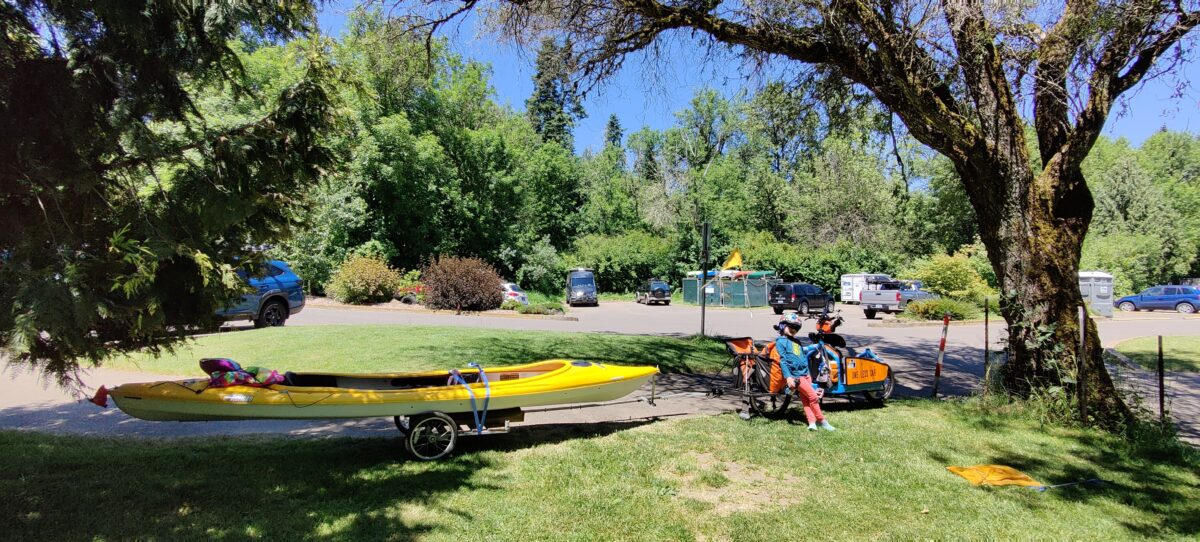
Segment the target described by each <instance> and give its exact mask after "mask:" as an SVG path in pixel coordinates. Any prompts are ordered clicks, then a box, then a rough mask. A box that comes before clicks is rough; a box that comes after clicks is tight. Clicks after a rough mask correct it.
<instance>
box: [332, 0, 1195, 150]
mask: <svg viewBox="0 0 1200 542" xmlns="http://www.w3.org/2000/svg"><path fill="white" fill-rule="evenodd" d="M354 4H355V2H353V1H347V0H342V1H335V2H333V3H331V4H327V5H325V6H324V7H323V9H322V10H321V14H320V17H319V20H320V26H321V30H322V32H324V33H325V34H328V35H331V36H337V35H339V34H340V33H341V31H342V27H343V25H344V24H345V16H344V13H345V12H346V9H347V8H346V7H345V6H353V5H354ZM443 36H444V37H447V38H449V39H450V41H451V44H452V47H453V48H454V49H455V51H456V52H458V53H459V54H461V55H463V56H464V57H467V58H471V59H475V60H478V61H481V62H486V63H489V64H491V66H492V79H491V81H492V86H493V87H494V88H495V89H496V96H495V98H496V100H497V101H498V102H499V103H501V104H508V105H510V106H512V108H513V109H515V110H517V111H524V110H525V99H526V98H528V97H529V95H530V94H531V93H532V92H533V83H532V77H533V63H534V58H535V56H536V51H521V50H518V49H516V48H514V47H512V46H508V45H500V44H497V43H496V42H495V41H494V40H492V39H491V38H488V37H483V38H476V37H475V30H474V28H471V25H470V24H469V23H466V24H463V25H461V26H460V28H459V29H458V30H454V29H451V31H450V33H444V34H443ZM681 49H686V46H679V45H678V44H676V45H675V46H674V47H673V48H671V49H669V50H668V53H675V54H674V55H671V54H668V55H665V57H666V58H674V60H672V61H668V62H667V63H666V64H662V63H657V64H655V65H654V67H653V68H652V69H649V68H647V66H645V65H644V64H643V62H642V59H641V58H640V57H635V58H631V59H630V60H629V61H627V62H626V64H625V67H624V69H622V71H621V72H620V73H619V74H618V75H617V76H616V77H615V78H613V79H612V80H610V81H608V82H607V83H606V84H605V85H604V86H603V87H601V88H599V89H597V90H593V91H592V92H591V93H590V94H589V95H588V96H587V98H586V100H585V102H584V109H585V110H586V111H587V114H588V116H587V118H585V119H583V120H581V121H580V122H579V124H578V126H576V128H575V147H576V151H577V152H582V151H583V150H584V149H587V148H592V149H598V148H600V147H601V146H602V145H603V138H604V126H605V124H606V123H607V122H608V116H609V115H610V114H613V113H615V114H616V115H617V117H618V118H619V119H620V121H621V126H622V127H623V128H624V129H625V134H626V135H628V134H629V133H632V132H634V131H636V130H638V129H640V128H641V127H642V126H649V127H651V128H654V129H657V130H661V129H665V128H668V127H670V126H671V125H672V124H674V122H675V116H674V113H675V111H678V110H680V109H683V108H685V107H687V104H688V102H689V101H690V100H691V98H692V96H693V95H694V94H695V92H696V90H698V89H700V88H703V87H705V86H709V87H713V88H717V89H719V90H721V91H722V92H723V93H725V94H727V95H732V94H735V93H736V92H738V91H739V90H741V89H743V88H750V89H753V88H755V87H756V86H757V84H758V83H759V80H758V79H757V78H756V77H754V76H753V74H750V73H748V71H747V70H744V69H742V68H741V67H740V66H739V65H738V63H737V61H736V60H735V59H733V58H729V59H725V60H717V61H712V62H701V61H699V60H698V58H699V57H700V56H701V55H700V54H699V53H696V52H695V51H693V50H681ZM1180 81H1184V82H1188V81H1200V62H1192V63H1190V64H1188V65H1186V66H1184V68H1183V70H1182V71H1181V72H1180V73H1179V74H1178V75H1177V76H1168V77H1163V78H1159V79H1156V80H1153V81H1150V82H1148V83H1146V84H1145V85H1143V86H1142V87H1140V88H1136V89H1134V90H1131V91H1130V92H1127V93H1126V94H1125V96H1124V97H1123V100H1124V102H1123V103H1119V104H1118V105H1117V106H1116V107H1115V108H1114V112H1113V115H1112V116H1110V117H1109V119H1108V123H1107V124H1106V125H1105V130H1104V134H1105V135H1107V136H1109V137H1112V138H1114V139H1115V138H1118V137H1124V138H1126V139H1128V140H1129V141H1130V142H1131V143H1133V144H1134V145H1140V144H1141V143H1142V141H1143V140H1145V139H1146V138H1147V137H1149V136H1150V135H1151V134H1153V133H1154V132H1155V131H1157V130H1158V129H1159V128H1161V127H1163V126H1165V127H1167V128H1168V129H1171V130H1177V131H1186V132H1190V133H1198V132H1200V90H1198V89H1195V88H1191V87H1190V86H1187V87H1186V88H1184V89H1183V91H1182V93H1180V92H1177V87H1178V86H1179V82H1180ZM1177 94H1179V95H1178V96H1177Z"/></svg>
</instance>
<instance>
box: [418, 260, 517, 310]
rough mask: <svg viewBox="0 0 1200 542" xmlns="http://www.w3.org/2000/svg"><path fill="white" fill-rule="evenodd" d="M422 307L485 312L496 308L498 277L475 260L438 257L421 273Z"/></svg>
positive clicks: (493, 269) (501, 298) (498, 303)
mask: <svg viewBox="0 0 1200 542" xmlns="http://www.w3.org/2000/svg"><path fill="white" fill-rule="evenodd" d="M421 279H422V283H423V284H424V285H425V305H426V306H427V307H430V308H434V309H448V310H453V311H455V312H456V313H461V312H462V311H486V310H492V309H497V308H500V304H501V302H503V301H504V294H503V293H502V292H501V291H500V275H498V274H496V269H495V268H493V267H492V266H491V265H488V264H487V262H484V261H483V260H480V259H479V258H458V257H454V256H440V257H438V259H437V260H435V261H434V262H433V263H430V264H429V267H426V268H425V270H424V271H423V272H422V273H421Z"/></svg>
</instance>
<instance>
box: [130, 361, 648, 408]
mask: <svg viewBox="0 0 1200 542" xmlns="http://www.w3.org/2000/svg"><path fill="white" fill-rule="evenodd" d="M486 371H487V372H486V377H487V379H488V384H487V385H485V384H484V383H483V382H481V381H479V382H473V383H471V384H469V387H470V390H471V391H470V392H468V391H467V387H466V386H463V385H462V384H450V385H440V382H439V385H432V386H430V385H424V386H419V387H412V386H411V385H410V384H409V383H410V382H413V381H422V382H428V381H430V380H439V379H444V378H448V377H449V372H448V371H431V372H420V373H393V374H367V375H361V374H332V375H330V374H323V375H317V376H319V377H321V378H323V379H326V380H329V379H333V380H334V381H336V383H337V384H338V385H337V386H294V385H286V384H280V385H274V386H271V387H267V388H260V387H250V386H231V387H227V388H207V387H206V386H205V384H206V382H207V379H203V380H195V379H194V380H179V381H162V382H147V383H138V384H124V385H121V386H117V387H116V388H113V389H112V390H111V391H110V394H111V396H112V397H113V400H114V401H115V402H116V404H117V407H118V408H120V409H121V410H122V411H124V412H125V413H127V414H129V415H130V416H133V417H135V418H140V419H143V420H152V421H216V420H248V419H337V418H369V417H386V416H412V415H415V414H421V413H426V412H444V413H447V414H455V413H468V412H472V406H471V395H472V393H473V394H474V396H475V407H476V408H477V409H482V408H483V402H484V397H485V396H488V405H487V409H488V410H492V411H496V410H505V409H514V408H527V407H537V406H547V405H558V404H573V403H594V402H603V401H611V400H614V399H619V398H621V397H624V396H626V395H629V394H630V393H632V392H633V391H635V390H637V389H638V388H639V387H641V386H642V385H643V384H645V383H646V381H648V380H649V379H650V378H652V377H653V376H654V375H655V374H657V373H658V369H657V368H654V367H630V366H608V365H601V364H594V363H588V362H578V361H575V362H573V361H568V360H550V361H546V362H539V363H534V364H529V365H521V366H513V367H497V368H487V369H486ZM462 375H463V376H464V377H466V378H467V379H468V380H472V379H478V375H477V372H476V371H475V370H474V369H471V370H463V371H462ZM297 376H306V375H297ZM307 376H312V375H307ZM489 387H490V393H489V391H488V388H489ZM389 388H391V389H389Z"/></svg>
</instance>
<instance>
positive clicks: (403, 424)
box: [392, 416, 412, 438]
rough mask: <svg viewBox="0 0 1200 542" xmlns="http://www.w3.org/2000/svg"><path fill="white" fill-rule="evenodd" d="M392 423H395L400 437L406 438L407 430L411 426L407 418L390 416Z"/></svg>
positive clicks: (410, 421)
mask: <svg viewBox="0 0 1200 542" xmlns="http://www.w3.org/2000/svg"><path fill="white" fill-rule="evenodd" d="M392 421H393V422H395V423H396V429H397V430H398V431H400V436H401V437H402V438H403V437H407V436H408V429H409V427H410V426H411V425H412V420H410V419H408V417H407V416H392Z"/></svg>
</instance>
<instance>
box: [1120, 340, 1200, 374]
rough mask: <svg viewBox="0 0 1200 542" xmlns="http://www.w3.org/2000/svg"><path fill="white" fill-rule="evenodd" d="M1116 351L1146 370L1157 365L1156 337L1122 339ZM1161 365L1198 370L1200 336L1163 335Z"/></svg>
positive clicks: (1173, 369)
mask: <svg viewBox="0 0 1200 542" xmlns="http://www.w3.org/2000/svg"><path fill="white" fill-rule="evenodd" d="M1117 351H1118V352H1120V353H1122V354H1125V355H1126V356H1129V358H1130V359H1132V360H1133V361H1136V362H1137V364H1138V365H1141V366H1142V367H1144V368H1146V369H1148V370H1151V371H1154V370H1156V368H1157V367H1158V337H1139V338H1137V339H1130V340H1128V341H1123V342H1121V343H1120V344H1118V345H1117ZM1163 367H1164V368H1165V369H1166V370H1168V371H1191V372H1197V371H1200V337H1163Z"/></svg>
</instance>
